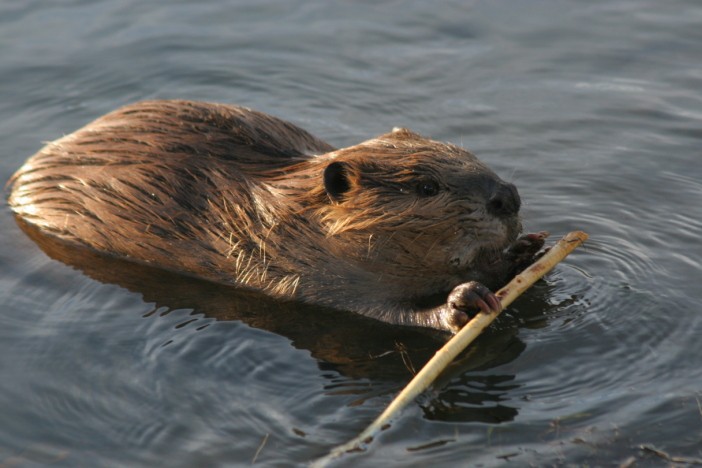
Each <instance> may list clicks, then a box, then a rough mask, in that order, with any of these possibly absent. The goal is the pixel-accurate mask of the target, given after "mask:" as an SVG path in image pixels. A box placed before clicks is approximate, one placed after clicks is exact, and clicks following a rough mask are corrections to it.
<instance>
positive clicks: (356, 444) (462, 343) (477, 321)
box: [312, 231, 588, 466]
mask: <svg viewBox="0 0 702 468" xmlns="http://www.w3.org/2000/svg"><path fill="white" fill-rule="evenodd" d="M587 237H588V236H587V234H585V233H584V232H582V231H574V232H571V233H569V234H566V235H565V236H564V237H563V238H562V239H561V240H559V241H558V242H557V243H556V245H554V246H553V247H551V249H550V250H548V251H547V252H546V253H545V254H544V255H543V256H542V257H541V258H540V259H538V260H537V261H536V262H534V263H533V264H532V265H531V266H530V267H529V268H527V269H525V270H524V271H522V272H521V273H520V274H518V275H517V276H515V277H514V279H512V281H510V282H509V283H508V284H507V285H506V286H505V287H504V288H502V289H500V290H499V291H498V292H497V293H495V295H496V296H497V297H498V299H500V302H501V303H502V309H503V310H504V309H505V308H506V307H507V306H508V305H509V304H511V303H512V302H513V301H514V300H515V299H516V298H517V297H519V295H520V294H522V293H523V292H524V291H526V290H527V289H528V288H529V287H530V286H531V285H533V284H534V283H535V282H536V281H538V280H539V279H540V278H541V277H542V276H544V275H545V274H546V273H548V272H549V271H550V270H551V269H552V268H553V267H555V266H556V265H557V264H558V263H559V262H560V261H561V260H563V259H564V258H565V257H566V256H568V254H570V253H571V252H572V251H573V250H575V248H577V247H578V246H579V245H581V244H582V243H583V242H585V240H587ZM499 314H500V313H499V312H497V313H485V312H482V311H481V312H479V313H478V314H477V315H476V316H475V317H473V319H471V321H470V322H468V323H467V324H466V326H464V327H463V328H462V329H461V331H459V332H458V333H457V334H456V335H455V336H454V337H453V338H451V340H449V341H448V343H446V344H445V345H444V347H443V348H441V349H439V350H438V351H437V352H436V354H435V355H434V357H432V358H431V359H430V360H429V362H427V363H426V365H425V366H424V367H423V368H422V370H421V371H419V373H418V374H417V375H415V376H414V378H413V379H412V380H411V381H410V383H409V384H407V386H406V387H405V388H404V389H403V390H402V391H401V392H400V394H399V395H397V396H396V397H395V399H394V400H393V401H392V402H391V403H390V405H389V406H388V407H387V408H386V409H385V411H383V413H382V414H381V415H380V416H378V418H377V419H376V420H375V421H373V423H372V424H371V425H370V426H368V427H367V428H366V429H365V430H364V431H363V432H361V434H359V435H358V436H357V437H356V438H355V439H353V440H351V441H349V442H348V443H346V444H343V445H340V446H338V447H336V448H335V449H334V450H332V451H331V452H330V453H329V455H327V456H326V457H324V458H321V459H319V460H317V461H316V462H315V463H313V465H312V466H326V465H327V464H328V463H329V462H331V461H332V460H334V459H336V458H339V457H341V456H342V455H343V454H345V453H346V452H351V451H361V450H364V448H365V446H366V445H367V444H369V443H370V442H372V440H373V438H374V437H375V436H376V435H377V433H378V432H380V431H381V430H382V429H383V428H385V426H386V425H387V424H388V423H389V421H390V420H391V419H392V418H393V417H395V415H396V414H397V413H398V412H399V411H400V410H401V409H402V408H404V407H405V406H407V405H408V404H409V403H410V402H412V401H414V399H415V398H416V397H417V396H419V394H420V393H422V392H423V391H424V390H425V389H426V388H427V387H429V385H431V383H432V382H433V381H434V379H436V377H437V376H438V375H439V374H440V373H441V372H442V371H443V370H444V369H445V368H446V366H448V365H449V364H450V363H451V361H453V359H454V358H455V357H456V356H458V354H460V353H461V351H463V350H464V349H465V348H466V347H467V346H468V345H469V344H470V343H472V342H473V340H475V339H476V338H477V337H478V335H480V333H481V332H482V331H483V330H484V329H485V328H487V327H488V325H490V323H492V321H493V320H495V318H497V316H498V315H499Z"/></svg>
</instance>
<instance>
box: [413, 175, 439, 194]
mask: <svg viewBox="0 0 702 468" xmlns="http://www.w3.org/2000/svg"><path fill="white" fill-rule="evenodd" d="M417 193H419V195H421V196H423V197H433V196H434V195H436V194H437V193H439V184H437V183H436V181H434V180H431V179H426V180H422V181H420V182H419V184H417Z"/></svg>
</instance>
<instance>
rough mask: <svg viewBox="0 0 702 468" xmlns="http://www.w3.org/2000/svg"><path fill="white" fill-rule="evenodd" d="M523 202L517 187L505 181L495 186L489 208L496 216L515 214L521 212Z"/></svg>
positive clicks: (488, 204) (488, 203)
mask: <svg viewBox="0 0 702 468" xmlns="http://www.w3.org/2000/svg"><path fill="white" fill-rule="evenodd" d="M521 204H522V201H521V200H520V198H519V193H518V192H517V187H515V186H514V185H513V184H508V183H506V182H503V183H501V184H500V185H498V186H497V187H496V188H495V191H494V192H493V194H492V196H491V197H490V199H489V200H488V202H487V210H488V212H489V213H491V214H493V215H495V216H513V215H516V214H517V213H518V212H519V207H520V206H521Z"/></svg>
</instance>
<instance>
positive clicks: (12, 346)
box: [0, 0, 702, 466]
mask: <svg viewBox="0 0 702 468" xmlns="http://www.w3.org/2000/svg"><path fill="white" fill-rule="evenodd" d="M0 77H1V78H0V97H1V98H0V122H1V123H0V135H1V136H2V147H3V151H2V154H3V156H2V158H0V180H3V181H4V180H7V179H8V178H9V177H10V175H11V174H12V173H13V172H14V171H15V170H16V169H17V168H18V167H19V166H20V165H21V164H22V162H23V161H24V159H25V158H27V157H28V156H30V155H31V154H32V153H34V152H35V151H37V150H38V149H39V148H40V146H41V144H42V142H43V141H47V140H52V139H55V138H57V137H59V136H61V135H63V134H66V133H69V132H71V131H73V130H75V129H76V128H78V127H80V126H82V125H83V124H85V123H87V122H88V121H90V120H92V119H94V118H96V117H98V116H99V115H101V114H103V113H106V112H108V111H110V110H112V109H114V108H116V107H118V106H120V105H122V104H126V103H128V102H132V101H136V100H140V99H146V98H188V99H201V100H210V101H219V102H227V103H237V104H242V105H247V106H250V107H253V108H256V109H259V110H263V111H266V112H269V113H272V114H274V115H277V116H280V117H283V118H286V119H289V120H292V121H294V122H295V123H297V124H299V125H300V126H302V127H304V128H306V129H308V130H310V131H311V132H312V133H314V134H317V135H319V136H320V137H322V138H324V139H326V140H327V141H330V142H331V143H333V144H335V145H337V146H344V145H350V144H354V143H357V142H360V141H362V140H364V139H367V138H369V137H371V136H374V135H377V134H380V133H383V132H386V131H388V130H389V129H390V128H392V127H393V126H397V125H402V126H407V127H410V128H412V129H414V130H416V131H419V132H421V133H424V134H426V135H428V136H432V137H434V138H436V139H443V140H448V141H452V142H455V143H459V144H462V145H464V146H466V147H467V148H469V149H471V150H473V151H474V152H476V153H477V154H478V155H479V156H480V157H481V158H482V159H483V160H484V161H486V162H488V163H489V164H490V165H491V166H492V167H493V168H494V169H495V170H496V171H497V172H498V173H500V174H501V175H502V176H503V177H505V178H506V179H509V180H511V181H513V182H515V183H516V184H517V185H518V187H519V189H520V192H521V194H522V198H523V200H524V201H525V208H524V217H525V221H526V225H527V227H528V229H530V230H549V231H551V232H552V233H554V235H559V234H563V233H565V232H567V231H570V230H573V229H583V230H585V231H587V232H588V233H589V234H590V235H591V240H590V241H589V243H588V244H587V248H585V249H583V250H581V251H579V252H577V253H576V254H574V255H573V256H572V257H570V258H569V259H568V260H567V261H566V262H565V263H564V264H561V265H560V266H559V267H557V269H556V270H555V272H553V273H552V274H550V275H549V276H548V278H547V280H546V281H543V282H541V283H539V284H538V285H537V286H536V287H535V288H534V289H532V290H531V291H530V292H528V293H527V295H526V296H525V297H523V298H522V299H521V300H519V301H518V302H517V303H516V304H515V306H514V307H512V308H511V309H510V310H509V312H508V313H507V315H506V316H505V317H502V318H501V319H500V321H499V323H498V324H497V325H496V326H495V327H493V328H492V329H490V330H489V332H488V333H487V334H486V335H485V336H483V337H482V338H481V339H480V341H479V342H478V344H477V346H475V347H474V350H473V351H471V352H470V353H469V354H468V355H467V356H466V357H465V359H464V360H463V361H461V362H460V363H459V364H458V365H457V366H456V367H455V368H454V369H452V370H451V372H450V373H449V375H447V376H446V377H445V378H444V379H443V380H442V382H441V383H440V384H439V385H438V386H436V387H435V388H434V389H433V390H432V391H430V392H428V393H427V394H425V395H423V396H422V398H420V399H419V400H418V401H417V402H416V404H414V405H412V406H410V407H409V408H408V409H407V410H405V411H404V412H403V413H402V414H401V416H400V417H399V418H398V419H397V420H396V421H395V422H394V423H393V425H392V427H391V428H390V429H389V430H387V431H385V432H384V433H383V434H382V435H381V436H380V437H379V438H378V439H377V440H376V441H375V443H374V444H372V446H371V447H370V449H369V451H368V452H366V453H364V454H359V455H354V456H350V457H349V458H347V459H345V460H344V461H343V462H342V465H349V466H350V465H353V464H367V465H375V466H426V465H428V464H432V465H434V466H455V465H474V466H480V465H482V466H495V465H502V464H509V463H512V464H517V465H523V464H527V463H532V464H536V465H543V464H555V465H562V464H571V463H572V464H590V465H606V466H615V465H617V464H619V463H623V462H634V463H636V465H635V466H651V465H654V466H655V465H658V464H660V463H664V460H663V459H662V458H661V457H660V456H657V455H654V454H652V453H650V452H647V451H643V450H641V449H640V446H641V445H649V446H653V447H656V448H658V449H660V450H663V451H665V452H667V453H668V454H670V455H671V456H677V457H688V458H697V459H699V458H702V340H701V339H700V335H701V334H702V315H701V314H700V311H701V310H702V309H701V308H700V304H701V303H702V288H701V287H700V283H701V281H702V271H701V266H700V259H701V258H702V247H701V242H700V238H701V237H702V182H700V181H701V180H702V94H701V93H702V4H700V3H699V2H697V1H696V0H688V1H670V2H659V1H644V0H615V1H609V2H603V1H597V2H584V1H583V2H575V1H570V2H561V1H533V2H511V1H501V0H500V1H469V2H466V1H460V2H458V1H455V2H442V3H436V2H423V1H414V2H399V1H398V2H353V3H352V2H335V3H333V2H301V1H299V2H284V3H283V2H280V3H277V2H266V1H258V0H256V1H253V0H252V1H250V2H224V1H203V2H156V1H153V2H142V1H126V0H122V1H109V2H107V1H103V2H98V1H93V2H88V1H62V2H39V1H34V2H30V1H27V2H2V3H1V4H0ZM0 229H1V234H0V238H1V239H2V242H1V243H0V268H1V269H0V375H1V376H2V377H1V379H0V417H1V421H2V424H1V425H0V466H15V465H20V466H41V465H48V464H53V465H58V466H116V465H129V466H153V465H160V466H205V465H207V466H213V465H215V466H216V465H237V464H242V465H249V464H251V463H252V462H255V463H256V464H260V465H263V466H267V465H283V466H285V465H295V464H299V465H304V464H306V463H308V462H309V461H311V460H313V459H315V458H316V457H319V456H321V455H324V454H325V453H326V452H327V451H328V450H329V449H330V448H332V447H333V446H335V445H336V444H339V443H342V442H345V441H346V440H348V439H350V438H352V437H353V436H355V435H356V434H357V433H358V432H360V431H361V430H362V429H363V428H364V427H365V426H366V425H367V424H368V423H369V422H371V421H372V420H373V419H374V418H375V417H376V416H377V415H378V414H379V413H380V412H381V411H382V409H383V408H384V407H385V406H386V405H387V404H388V402H389V401H390V400H391V398H392V396H393V395H394V394H395V393H396V392H397V391H398V390H399V389H400V388H401V387H402V386H403V385H404V384H405V383H406V382H407V381H408V380H409V379H410V377H411V373H410V371H409V370H408V368H409V367H410V363H411V364H412V365H414V366H415V367H419V366H421V364H422V363H423V362H424V361H426V360H427V359H428V358H429V357H430V356H431V355H432V354H433V352H434V350H435V349H437V348H438V347H439V345H440V342H439V341H437V340H436V339H435V337H432V336H427V335H425V334H421V333H417V332H413V331H408V330H398V329H395V328H392V327H387V326H383V325H382V324H377V323H375V322H370V321H365V320H360V319H355V318H353V317H346V316H340V317H338V316H337V315H335V314H329V312H328V311H316V310H314V311H313V310H300V309H299V308H298V307H295V306H294V305H289V304H287V305H286V304H271V303H268V302H267V301H265V300H264V299H262V298H255V297H254V298H251V297H240V296H237V295H234V294H233V293H232V292H231V291H228V290H226V289H224V288H219V287H215V286H212V285H208V284H205V283H199V282H197V281H193V280H186V279H183V278H177V277H172V276H169V275H165V274H164V273H161V272H158V271H151V270H146V269H134V268H132V267H130V266H125V265H119V264H114V263H110V262H105V261H104V260H101V259H98V258H92V257H90V256H87V255H84V254H83V253H80V252H61V251H60V249H59V250H56V249H53V248H52V247H51V246H44V248H45V250H46V251H47V252H49V253H50V254H51V255H52V256H54V257H56V258H59V259H61V258H63V259H64V261H66V262H67V263H71V260H73V261H74V263H75V262H76V261H77V260H80V261H81V262H82V263H81V262H79V264H78V265H77V266H78V267H79V268H74V267H71V266H68V265H67V264H64V263H63V262H61V261H57V260H54V259H51V258H50V257H49V256H47V255H46V254H45V253H43V251H42V250H40V249H39V248H38V247H37V245H36V244H35V243H33V242H32V241H31V240H30V239H29V238H28V237H27V236H26V235H25V234H24V233H23V232H22V231H20V229H19V228H18V226H17V225H16V223H15V222H14V220H13V218H12V216H11V214H10V211H9V209H8V208H7V206H6V205H4V206H3V208H2V209H1V210H0ZM342 315H343V314H342Z"/></svg>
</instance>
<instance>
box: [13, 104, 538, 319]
mask: <svg viewBox="0 0 702 468" xmlns="http://www.w3.org/2000/svg"><path fill="white" fill-rule="evenodd" d="M9 183H10V185H11V192H10V196H9V205H10V207H11V208H12V210H13V211H14V213H15V215H16V216H17V217H18V218H19V219H20V220H21V221H22V222H24V223H27V224H29V225H31V226H33V227H35V228H36V229H38V231H39V232H40V233H41V235H46V236H51V237H55V238H57V239H60V240H61V241H62V242H67V243H73V244H77V245H83V246H87V247H89V248H91V249H94V250H96V251H98V252H101V253H103V254H107V255H110V256H115V257H119V258H123V259H127V260H131V261H134V262H140V263H143V264H148V265H151V266H156V267H158V268H161V269H165V270H170V271H173V272H176V273H180V274H185V275H191V276H194V277H198V278H202V279H206V280H209V281H214V282H217V283H223V284H227V285H234V286H238V287H243V288H250V289H254V290H258V291H261V292H263V293H265V294H267V295H269V296H271V297H273V298H279V299H286V300H288V299H290V300H295V301H301V302H304V303H311V304H318V305H322V306H328V307H331V308H334V309H344V310H348V311H353V312H357V313H360V314H363V315H365V316H368V317H372V318H375V319H378V320H382V321H385V322H389V323H392V324H398V325H408V326H418V327H429V328H434V329H438V330H443V331H448V332H456V331H457V330H459V329H460V328H461V327H462V326H463V325H464V324H465V323H466V322H467V321H468V320H469V318H470V317H471V316H472V315H473V314H474V313H475V312H477V310H479V309H482V310H485V311H496V310H499V308H500V303H499V300H498V299H497V298H496V297H495V295H494V294H493V293H492V292H491V288H493V289H494V288H496V287H498V286H500V285H502V284H504V283H505V282H506V281H507V280H508V279H509V278H510V277H511V276H512V275H514V274H515V273H517V272H518V271H519V270H520V269H521V268H523V267H524V266H526V265H527V264H528V263H530V261H531V260H532V258H533V257H534V255H536V254H537V252H538V251H539V250H540V248H541V247H542V245H543V240H544V237H545V234H544V233H539V234H527V235H523V236H521V237H519V234H520V232H521V221H520V217H519V209H520V205H521V201H520V197H519V194H518V192H517V189H516V188H515V186H514V185H513V184H511V183H507V182H505V181H503V180H502V179H500V178H499V177H498V176H497V175H496V174H495V173H494V172H493V171H492V170H490V169H489V168H488V167H487V166H486V165H485V164H483V163H482V162H481V161H479V160H478V159H477V158H476V157H475V156H474V155H473V154H471V153H470V152H468V151H466V150H464V149H462V148H460V147H457V146H455V145H452V144H447V143H441V142H437V141H433V140H430V139H427V138H424V137H422V136H420V135H419V134H417V133H414V132H412V131H410V130H407V129H404V128H396V129H393V131H391V132H389V133H386V134H383V135H380V136H378V137H376V138H373V139H371V140H368V141H365V142H362V143H360V144H358V145H355V146H351V147H348V148H343V149H336V148H334V147H333V146H331V145H330V144H328V143H326V142H324V141H322V140H320V139H318V138H316V137H315V136H313V135H311V134H310V133H308V132H306V131H305V130H303V129H301V128H299V127H297V126H295V125H294V124H292V123H289V122H286V121H284V120H281V119H278V118H276V117H273V116H270V115H267V114H264V113H262V112H257V111H254V110H251V109H248V108H245V107H238V106H233V105H225V104H213V103H204V102H195V101H183V100H158V101H145V102H139V103H136V104H132V105H127V106H125V107H122V108H120V109H118V110H116V111H114V112H111V113H109V114H107V115H105V116H103V117H101V118H98V119H97V120H95V121H93V122H92V123H90V124H88V125H86V126H85V127H83V128H81V129H79V130H77V131H75V132H74V133H71V134H69V135H67V136H64V137H63V138H60V139H58V140H56V141H53V142H51V143H48V144H47V145H46V146H44V148H42V149H41V150H40V151H39V152H38V153H36V154H35V155H34V156H32V157H31V158H30V159H29V160H28V161H27V162H26V163H25V164H24V166H22V167H21V168H20V169H19V170H18V171H17V173H16V174H15V175H14V176H13V177H12V179H11V180H10V182H9Z"/></svg>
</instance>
